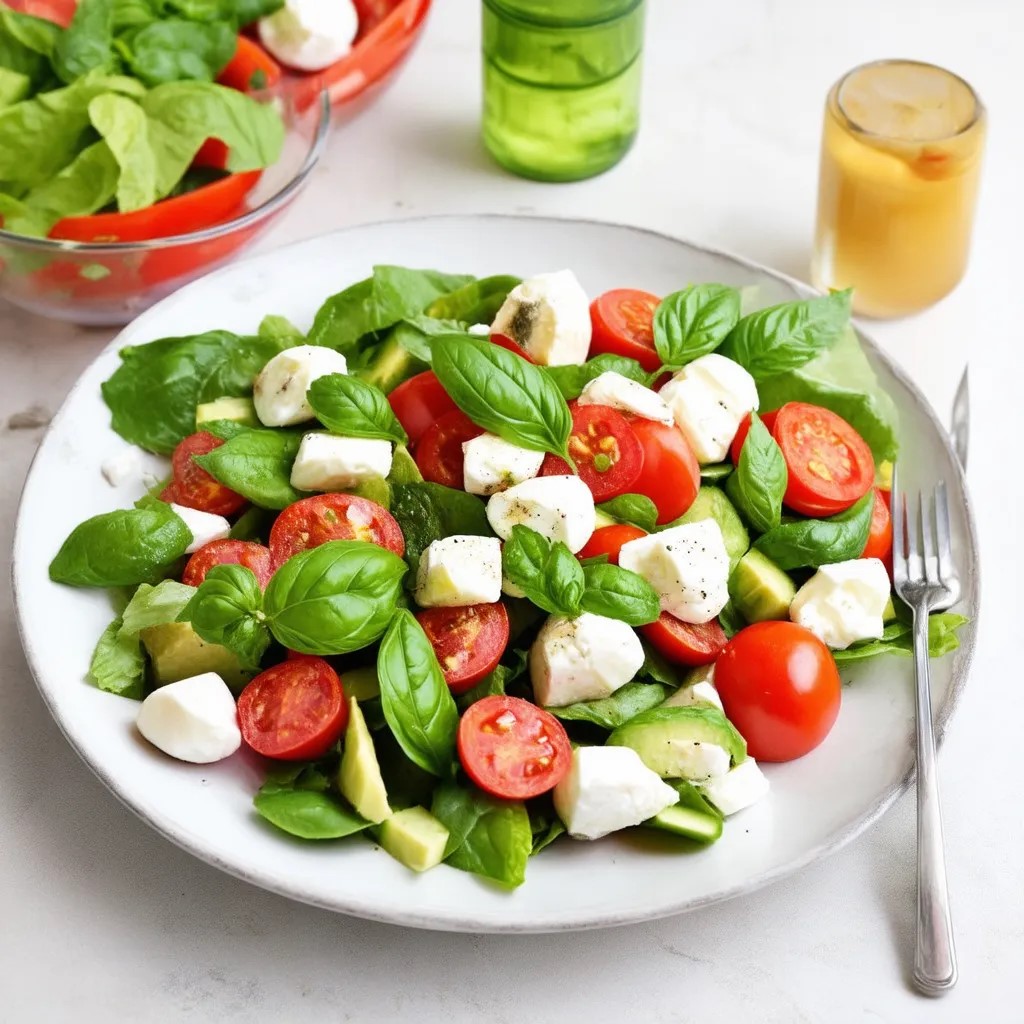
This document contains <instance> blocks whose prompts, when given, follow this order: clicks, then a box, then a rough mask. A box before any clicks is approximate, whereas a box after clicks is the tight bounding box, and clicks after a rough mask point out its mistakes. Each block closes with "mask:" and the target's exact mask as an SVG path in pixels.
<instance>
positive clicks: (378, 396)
mask: <svg viewBox="0 0 1024 1024" xmlns="http://www.w3.org/2000/svg"><path fill="white" fill-rule="evenodd" d="M308 397H309V404H310V405H311V406H312V407H313V411H314V412H315V413H316V415H317V419H319V420H320V422H321V423H322V424H323V425H324V426H325V427H326V428H327V429H328V430H329V431H330V432H331V433H332V434H341V435H342V436H343V437H368V438H376V439H379V440H382V441H394V442H395V443H396V444H405V443H406V442H407V441H408V440H409V435H408V434H406V432H405V431H404V430H403V429H402V424H401V423H399V422H398V419H397V418H396V416H395V414H394V412H393V411H392V409H391V406H390V404H389V403H388V400H387V398H385V397H384V392H383V391H381V390H380V389H379V388H375V387H374V386H373V385H372V384H367V383H366V382H365V381H361V380H360V379H359V378H358V377H350V376H348V375H347V374H344V373H329V374H327V376H325V377H318V378H317V379H316V380H315V381H313V383H312V384H311V385H310V388H309V392H308Z"/></svg>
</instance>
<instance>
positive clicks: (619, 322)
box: [590, 288, 661, 372]
mask: <svg viewBox="0 0 1024 1024" xmlns="http://www.w3.org/2000/svg"><path fill="white" fill-rule="evenodd" d="M660 303H661V299H659V298H658V296H657V295H651V293H650V292H641V291H637V290H636V289H635V288H616V289H614V290H613V291H610V292H605V293H604V295H599V296H598V297H597V298H596V299H594V301H593V302H592V303H591V304H590V324H591V328H592V331H593V333H592V336H591V340H590V354H591V355H592V356H596V355H600V354H601V353H603V352H610V353H611V354H612V355H616V356H628V357H629V358H630V359H635V360H636V361H637V362H638V363H639V364H640V365H641V366H642V367H643V368H644V369H645V370H647V371H648V372H652V371H654V370H657V369H658V368H659V367H660V366H661V359H660V358H659V356H658V353H657V352H656V351H655V349H654V311H655V310H656V309H657V308H658V306H659V305H660Z"/></svg>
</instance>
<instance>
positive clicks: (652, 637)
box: [640, 612, 729, 665]
mask: <svg viewBox="0 0 1024 1024" xmlns="http://www.w3.org/2000/svg"><path fill="white" fill-rule="evenodd" d="M640 632H641V633H643V635H644V638H645V639H646V640H649V641H650V642H651V643H652V644H653V645H654V648H655V650H657V651H658V652H659V653H661V654H663V655H664V656H665V657H666V658H668V660H669V661H674V662H676V663H677V664H680V665H710V664H711V662H713V661H714V660H715V658H717V657H718V656H719V654H721V653H722V651H723V650H724V649H725V645H726V644H727V643H728V642H729V638H728V637H727V636H726V635H725V630H724V629H722V627H721V626H720V625H719V624H718V620H717V619H713V620H712V621H711V622H702V623H694V622H683V620H682V619H677V618H676V617H675V616H674V615H670V614H669V613H668V612H662V613H661V617H660V618H659V619H658V621H657V622H651V623H648V624H647V625H646V626H641V627H640Z"/></svg>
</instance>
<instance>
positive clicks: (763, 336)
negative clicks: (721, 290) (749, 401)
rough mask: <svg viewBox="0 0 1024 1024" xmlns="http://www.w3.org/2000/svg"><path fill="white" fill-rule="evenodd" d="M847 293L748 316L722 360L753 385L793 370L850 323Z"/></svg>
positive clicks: (731, 338)
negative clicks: (730, 362)
mask: <svg viewBox="0 0 1024 1024" xmlns="http://www.w3.org/2000/svg"><path fill="white" fill-rule="evenodd" d="M852 294H853V292H852V290H851V289H847V290H846V291H842V292H833V293H832V294H831V295H826V296H822V297H820V298H814V299H805V300H804V301H802V302H784V303H782V304H781V305H778V306H771V307H769V308H768V309H762V310H758V312H756V313H751V314H750V315H749V316H745V317H744V318H743V319H742V320H740V322H739V323H738V324H737V325H736V326H735V328H734V329H733V331H732V333H731V334H730V335H729V337H728V338H727V339H726V342H725V344H724V345H723V346H722V350H721V351H722V355H724V356H728V357H729V358H730V359H734V360H735V361H736V362H737V363H739V364H740V366H743V367H745V368H746V369H747V371H748V372H749V373H750V375H751V376H752V377H753V378H754V379H755V380H758V381H760V380H762V379H763V378H765V377H773V376H775V375H776V374H780V373H786V372H788V371H790V370H797V369H799V368H800V367H801V366H803V365H804V364H805V363H809V362H810V361H811V360H812V359H813V358H814V357H815V356H816V355H818V354H820V353H821V352H823V351H824V350H825V349H828V348H830V347H831V346H832V345H833V344H834V343H835V342H836V341H837V340H838V339H839V336H840V335H841V334H842V333H843V331H844V330H845V329H846V326H847V324H848V323H849V322H850V298H851V296H852ZM790 400H791V399H790ZM766 407H767V408H770V406H766Z"/></svg>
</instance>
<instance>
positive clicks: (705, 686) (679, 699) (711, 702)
mask: <svg viewBox="0 0 1024 1024" xmlns="http://www.w3.org/2000/svg"><path fill="white" fill-rule="evenodd" d="M692 705H697V706H698V707H700V706H703V707H712V708H718V710H719V711H724V710H725V708H724V707H723V706H722V698H721V697H719V696H718V690H716V689H715V685H714V683H710V682H706V681H704V682H697V683H690V684H689V685H686V686H680V687H679V689H678V690H676V692H675V693H673V694H672V696H671V697H669V698H667V699H666V700H665V701H664V702H663V703H662V705H661V706H662V707H669V708H688V707H691V706H692Z"/></svg>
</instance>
